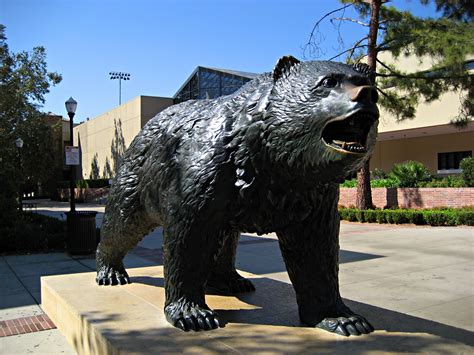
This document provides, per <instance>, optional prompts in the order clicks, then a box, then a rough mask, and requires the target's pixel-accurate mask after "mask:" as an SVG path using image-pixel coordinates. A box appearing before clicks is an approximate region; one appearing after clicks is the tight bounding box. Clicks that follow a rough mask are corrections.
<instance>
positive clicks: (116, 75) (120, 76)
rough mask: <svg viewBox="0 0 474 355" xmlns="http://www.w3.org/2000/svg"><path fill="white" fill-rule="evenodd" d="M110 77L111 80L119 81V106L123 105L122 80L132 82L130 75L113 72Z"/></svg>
mask: <svg viewBox="0 0 474 355" xmlns="http://www.w3.org/2000/svg"><path fill="white" fill-rule="evenodd" d="M109 75H110V80H115V79H118V81H119V105H121V104H122V80H130V74H129V73H122V72H116V71H111V72H110V73H109Z"/></svg>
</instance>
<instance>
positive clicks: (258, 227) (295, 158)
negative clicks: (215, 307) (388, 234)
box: [97, 56, 379, 336]
mask: <svg viewBox="0 0 474 355" xmlns="http://www.w3.org/2000/svg"><path fill="white" fill-rule="evenodd" d="M371 75H373V73H372V72H371V71H370V70H369V69H368V67H367V66H365V65H354V66H351V65H346V64H342V63H336V62H329V61H309V62H300V61H299V60H297V59H296V58H294V57H291V56H285V57H282V58H281V59H280V60H279V61H278V63H277V64H276V66H275V69H274V71H273V73H266V74H262V75H260V76H258V77H257V78H256V79H254V80H252V81H250V82H248V83H247V84H246V85H244V86H243V87H242V88H241V89H240V90H238V91H237V92H235V93H233V94H231V95H228V96H224V97H220V98H217V99H213V100H198V101H187V102H184V103H181V104H177V105H174V106H171V107H169V108H168V109H166V110H164V111H163V112H161V113H159V114H158V115H156V116H155V117H154V118H153V119H151V120H150V121H149V122H148V123H147V124H146V125H145V126H144V127H143V129H142V131H141V132H140V133H139V134H138V135H137V137H136V138H135V139H134V140H133V142H132V143H131V145H130V147H129V148H128V149H127V151H126V152H125V154H124V157H123V161H122V163H121V165H120V167H119V169H118V171H117V174H116V176H115V178H114V181H113V183H112V187H111V190H110V194H109V197H108V201H107V206H106V210H105V215H104V220H103V225H102V233H101V234H102V238H101V242H100V245H99V247H98V250H97V283H98V284H99V285H116V284H126V283H129V282H130V279H129V277H128V275H127V272H126V271H125V268H124V265H123V258H124V257H125V255H126V254H127V252H128V251H129V250H131V249H132V248H133V247H134V246H135V245H136V244H137V243H138V242H139V241H140V240H141V239H142V238H143V236H145V235H146V234H148V233H149V232H150V231H151V230H152V229H153V228H155V227H157V226H162V227H163V231H164V244H163V251H164V278H165V292H166V302H165V309H164V312H165V314H166V318H167V320H168V321H169V322H170V323H171V324H172V325H174V326H175V327H178V328H181V329H183V330H209V329H214V328H217V327H219V322H218V315H217V314H216V313H215V312H214V311H212V310H211V309H209V307H208V306H207V305H206V302H205V289H206V287H207V286H212V287H214V288H217V289H220V290H222V291H226V292H227V293H239V292H248V291H253V290H254V286H253V285H252V283H251V282H250V281H249V280H247V279H245V278H243V277H242V276H241V275H239V274H238V272H237V271H236V269H235V266H234V261H235V254H236V248H237V244H238V239H239V236H240V233H241V232H251V233H258V234H263V233H270V232H275V233H276V234H277V235H278V240H279V245H280V249H281V253H282V255H283V259H284V261H285V265H286V268H287V271H288V274H289V277H290V280H291V282H292V284H293V287H294V289H295V291H296V298H297V303H298V309H299V316H300V319H301V321H302V323H303V324H305V325H308V326H313V327H319V328H323V329H325V330H328V331H331V332H335V333H338V334H341V335H346V336H348V335H359V334H367V333H370V332H372V331H373V327H372V326H371V325H370V323H369V322H368V321H367V320H366V319H365V318H364V317H362V316H359V315H357V314H355V313H354V312H352V311H351V310H350V309H349V308H348V307H347V306H346V305H344V303H343V301H342V298H341V296H340V293H339V281H338V269H339V266H338V253H339V240H338V237H339V214H338V211H337V203H338V199H339V183H340V182H341V181H343V180H344V179H345V178H346V177H347V176H350V175H353V174H354V173H355V172H356V171H357V170H358V169H359V168H360V167H361V166H362V165H363V164H364V163H365V162H366V161H367V160H368V159H369V157H370V154H371V152H372V150H373V147H374V144H375V139H376V135H377V123H378V117H379V112H378V109H377V106H376V102H377V99H378V95H377V91H376V90H375V88H374V87H372V86H371V79H373V77H371Z"/></svg>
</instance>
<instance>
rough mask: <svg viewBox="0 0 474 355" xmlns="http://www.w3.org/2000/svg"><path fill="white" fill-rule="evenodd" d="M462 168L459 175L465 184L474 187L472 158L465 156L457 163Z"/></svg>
mask: <svg viewBox="0 0 474 355" xmlns="http://www.w3.org/2000/svg"><path fill="white" fill-rule="evenodd" d="M459 166H460V168H461V169H462V173H461V177H462V179H463V180H464V182H465V184H466V185H467V186H471V187H474V158H473V157H467V158H464V159H463V160H461V162H460V163H459Z"/></svg>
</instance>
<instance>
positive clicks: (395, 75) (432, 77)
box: [375, 72, 471, 80]
mask: <svg viewBox="0 0 474 355" xmlns="http://www.w3.org/2000/svg"><path fill="white" fill-rule="evenodd" d="M375 75H376V76H379V77H382V78H400V79H414V80H449V79H468V78H469V77H471V75H460V76H457V75H456V76H450V75H447V76H438V75H429V76H428V75H413V74H407V75H404V74H400V73H395V72H392V73H391V74H382V73H376V74H375Z"/></svg>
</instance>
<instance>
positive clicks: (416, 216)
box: [339, 208, 474, 226]
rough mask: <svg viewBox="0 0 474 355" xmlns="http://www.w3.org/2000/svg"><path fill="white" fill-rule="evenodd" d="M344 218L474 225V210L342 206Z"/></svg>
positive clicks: (396, 222) (352, 220) (370, 220)
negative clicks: (388, 208)
mask: <svg viewBox="0 0 474 355" xmlns="http://www.w3.org/2000/svg"><path fill="white" fill-rule="evenodd" d="M339 215H340V216H341V219H342V220H346V221H350V222H368V223H392V224H403V223H412V224H417V225H431V226H459V225H467V226H474V211H472V210H467V209H447V210H409V209H400V210H365V211H361V210H358V209H355V208H340V209H339Z"/></svg>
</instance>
